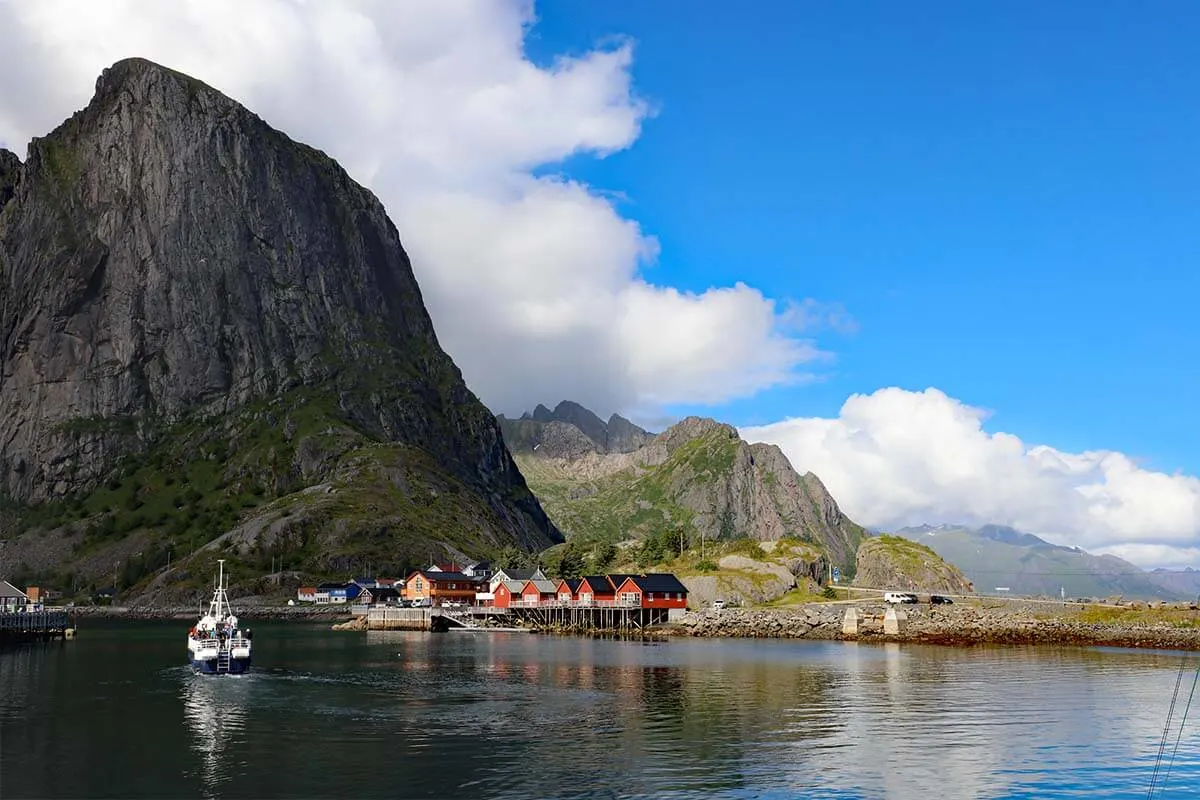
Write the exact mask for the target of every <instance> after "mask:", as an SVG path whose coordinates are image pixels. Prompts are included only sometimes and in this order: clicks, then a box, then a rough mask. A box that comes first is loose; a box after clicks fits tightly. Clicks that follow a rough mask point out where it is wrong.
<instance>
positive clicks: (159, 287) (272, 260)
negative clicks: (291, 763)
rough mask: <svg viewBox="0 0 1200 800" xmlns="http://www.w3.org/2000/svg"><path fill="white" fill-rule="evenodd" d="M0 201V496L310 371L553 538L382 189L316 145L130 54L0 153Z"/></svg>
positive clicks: (88, 483)
mask: <svg viewBox="0 0 1200 800" xmlns="http://www.w3.org/2000/svg"><path fill="white" fill-rule="evenodd" d="M14 164H15V166H14ZM14 175H15V176H16V177H14ZM6 193H9V194H11V195H12V196H11V199H10V200H9V201H8V203H7V204H4V198H5V196H6ZM0 204H3V205H4V206H5V207H4V208H3V210H2V213H0V492H2V493H3V494H7V495H8V496H10V497H12V498H14V499H16V500H19V501H25V502H37V501H42V500H46V499H52V498H56V497H60V496H65V495H71V494H76V493H79V492H84V491H87V490H88V489H90V488H91V487H93V486H95V485H96V483H97V482H98V481H100V480H102V479H103V478H104V476H105V475H106V474H107V473H108V472H109V471H110V470H111V469H112V467H113V465H114V463H115V462H116V460H117V459H119V458H120V457H122V456H125V455H128V454H131V453H138V452H141V451H143V450H145V449H146V448H147V447H148V446H149V445H150V444H152V443H153V441H154V439H155V437H156V436H158V435H159V434H160V433H161V431H162V430H164V429H166V428H168V427H169V426H170V425H172V424H174V423H176V422H178V421H180V420H183V419H186V418H192V417H196V416H200V417H218V416H220V415H221V414H223V413H225V412H228V411H230V410H232V409H235V408H238V407H241V406H244V405H245V404H247V403H251V402H254V401H257V400H263V399H269V398H271V397H274V396H277V395H279V394H280V393H284V392H287V391H290V390H292V389H295V388H297V387H321V388H323V389H326V390H328V391H329V393H330V395H331V396H333V397H336V402H337V406H338V414H339V416H340V417H342V418H343V419H345V420H346V421H347V422H348V423H350V424H352V425H353V426H355V428H356V429H357V430H360V431H362V432H364V434H366V435H369V436H370V437H371V438H373V439H376V440H378V441H382V442H397V443H402V444H405V445H409V446H413V447H417V448H420V449H421V450H423V451H425V452H426V453H428V454H429V455H430V456H431V457H432V458H433V459H434V461H435V462H436V463H437V465H438V466H439V467H440V468H442V469H445V470H446V471H447V472H448V473H450V474H453V475H454V476H456V478H458V479H460V480H462V481H463V483H464V484H466V485H467V486H469V487H471V488H472V489H473V490H475V491H476V492H477V493H478V495H479V496H480V498H483V499H484V500H485V501H486V503H487V504H488V505H490V506H491V508H492V510H493V511H494V512H495V514H496V515H497V517H498V518H500V519H502V520H504V523H505V524H506V525H507V526H508V529H509V530H508V533H509V534H510V535H512V536H513V537H514V538H515V539H517V540H519V541H521V542H522V543H523V544H525V545H526V546H528V547H536V546H545V545H547V544H549V543H552V542H554V541H558V540H561V536H560V534H558V532H557V530H556V529H555V528H554V527H553V525H552V524H551V523H550V522H549V520H548V519H547V517H546V516H545V514H544V512H543V511H542V509H541V507H540V506H539V505H538V503H537V501H536V499H534V497H533V496H532V494H531V493H530V492H529V491H528V489H527V487H526V486H525V482H524V479H523V478H522V477H521V475H520V473H519V472H518V471H517V468H516V466H515V464H514V462H513V460H512V458H511V456H510V455H509V453H508V450H507V449H506V448H505V446H504V443H503V440H502V438H501V435H500V430H499V426H498V425H497V424H496V421H495V419H494V418H493V417H492V416H491V414H489V413H488V411H487V410H486V409H485V408H484V407H483V405H482V404H481V403H479V401H478V400H477V399H476V397H475V396H474V395H473V394H472V393H471V392H470V391H469V390H468V389H467V387H466V386H465V385H464V383H463V381H462V377H461V374H460V373H459V371H458V369H457V368H456V367H455V365H454V364H453V362H452V361H451V360H450V358H449V357H448V356H446V354H445V353H444V352H443V351H442V350H441V348H440V346H439V345H438V342H437V338H436V336H435V334H434V330H433V326H432V323H431V321H430V319H429V316H428V314H427V313H426V311H425V307H424V304H423V302H422V298H421V292H420V289H419V287H418V286H417V283H416V281H415V279H414V277H413V273H412V270H411V267H410V265H409V261H408V257H407V255H406V254H405V252H404V249H403V247H402V246H401V244H400V241H399V236H398V234H397V232H396V229H395V227H394V226H393V225H392V223H391V222H390V221H389V220H388V218H387V216H386V214H385V212H384V209H383V207H382V205H381V204H380V203H379V201H378V200H377V199H376V198H375V197H374V195H372V194H371V193H370V192H369V191H367V190H366V189H364V188H362V187H361V186H359V185H357V184H356V183H354V182H353V181H352V180H351V179H350V177H349V176H348V175H347V174H346V173H345V172H344V171H343V170H342V169H341V168H340V167H339V166H338V165H337V164H336V163H335V162H334V161H333V160H331V159H330V158H328V157H327V156H325V155H324V154H323V153H321V152H319V151H317V150H314V149H312V148H310V147H307V146H305V145H302V144H299V143H296V142H294V141H292V140H291V139H289V138H288V137H287V136H285V135H283V134H282V133H280V132H278V131H276V130H274V129H272V128H271V127H269V126H268V125H267V124H266V123H264V122H263V121H262V120H261V119H259V118H258V117H256V116H255V115H254V114H252V113H251V112H249V111H248V110H246V109H245V108H243V107H242V106H240V105H239V104H237V103H236V102H234V101H233V100H231V99H229V98H228V97H225V96H224V95H222V94H221V93H219V92H217V91H216V90H214V89H212V88H210V87H208V86H206V85H204V84H202V83H200V82H199V81H196V80H194V79H192V78H189V77H187V76H185V75H182V74H180V73H177V72H173V71H171V70H168V69H165V68H163V67H160V66H158V65H155V64H152V63H150V62H147V61H144V60H140V59H132V60H127V61H122V62H119V63H117V64H115V65H114V66H113V67H111V68H110V69H107V70H105V71H104V73H103V74H102V75H101V76H100V78H99V80H98V81H97V83H96V93H95V96H94V98H93V99H92V101H91V103H90V104H89V105H88V106H87V108H85V109H84V110H82V111H80V112H78V113H76V114H75V115H74V116H73V117H72V118H71V119H70V120H68V121H67V122H65V123H64V124H63V125H61V126H60V127H59V128H57V129H56V130H55V131H53V132H52V133H51V134H49V135H48V136H46V137H44V138H40V139H35V140H34V141H33V142H32V143H31V145H30V149H29V158H28V160H27V162H26V163H25V164H24V165H21V164H20V163H19V162H16V159H15V157H11V154H9V153H0Z"/></svg>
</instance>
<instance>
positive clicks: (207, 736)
mask: <svg viewBox="0 0 1200 800" xmlns="http://www.w3.org/2000/svg"><path fill="white" fill-rule="evenodd" d="M250 683H251V682H250V679H248V678H234V677H223V678H214V677H208V676H203V675H189V676H188V677H187V678H186V679H184V684H183V691H182V695H183V717H184V720H185V722H186V723H187V726H188V728H189V729H190V730H191V733H192V751H193V753H195V754H196V756H197V759H196V762H195V772H196V774H197V775H198V776H199V777H200V779H201V781H202V783H203V785H204V788H205V790H206V791H207V792H208V793H209V794H215V793H216V792H217V789H218V787H220V786H221V785H222V784H224V783H227V782H228V781H229V780H230V779H231V778H232V777H233V775H234V769H235V767H236V760H235V759H234V757H233V756H234V752H235V751H236V750H237V746H238V745H239V744H240V743H241V740H242V738H243V733H244V732H245V729H246V715H247V708H248V705H249V702H248V700H249V693H250Z"/></svg>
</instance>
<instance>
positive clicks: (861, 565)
mask: <svg viewBox="0 0 1200 800" xmlns="http://www.w3.org/2000/svg"><path fill="white" fill-rule="evenodd" d="M854 582H855V583H856V584H857V585H859V586H867V587H871V588H875V589H891V590H894V591H925V592H945V593H947V594H967V593H969V592H973V591H975V587H974V586H973V585H972V584H971V582H970V581H969V580H967V578H966V576H965V575H963V574H962V572H960V571H959V569H958V567H956V566H954V565H953V564H950V563H948V562H946V561H943V560H942V557H941V556H939V555H938V554H937V553H935V552H933V551H932V550H930V549H929V548H928V547H926V546H925V545H922V544H918V543H916V542H912V541H909V540H908V539H903V538H901V537H899V536H886V535H884V536H872V537H870V538H868V539H865V540H864V541H863V542H862V544H861V545H859V548H858V570H857V575H856V576H855V581H854Z"/></svg>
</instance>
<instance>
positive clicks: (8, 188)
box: [0, 149, 21, 211]
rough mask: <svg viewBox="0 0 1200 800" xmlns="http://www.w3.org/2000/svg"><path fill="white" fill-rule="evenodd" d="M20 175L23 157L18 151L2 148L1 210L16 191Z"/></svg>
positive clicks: (0, 150)
mask: <svg viewBox="0 0 1200 800" xmlns="http://www.w3.org/2000/svg"><path fill="white" fill-rule="evenodd" d="M20 177H21V159H19V158H17V154H16V153H13V152H10V151H8V150H2V149H0V211H2V210H3V209H4V204H5V203H7V202H8V201H9V200H11V199H12V196H13V195H14V194H15V193H16V191H17V181H18V180H19V179H20Z"/></svg>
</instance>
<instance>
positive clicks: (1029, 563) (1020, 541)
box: [896, 525, 1183, 600]
mask: <svg viewBox="0 0 1200 800" xmlns="http://www.w3.org/2000/svg"><path fill="white" fill-rule="evenodd" d="M896 534H897V535H899V536H903V537H904V538H906V539H911V540H913V541H917V542H920V543H921V544H923V545H926V546H928V547H929V548H931V549H932V550H933V551H934V552H936V553H937V554H938V555H939V556H941V557H942V558H944V559H946V560H947V561H949V562H950V563H952V564H954V565H955V566H957V567H958V568H959V569H961V570H962V572H963V574H964V575H966V576H967V578H968V579H970V580H971V581H972V582H973V583H974V584H975V587H976V589H977V590H978V591H980V592H983V593H985V594H987V593H991V592H994V591H995V589H996V588H1000V587H1008V589H1009V591H1010V592H1011V593H1012V594H1022V595H1035V596H1046V597H1059V596H1060V595H1061V593H1062V592H1065V593H1066V595H1067V597H1108V596H1111V595H1123V596H1125V597H1128V598H1142V599H1150V598H1163V599H1171V600H1174V599H1180V597H1181V595H1182V594H1183V593H1181V592H1179V591H1176V590H1173V589H1170V588H1167V587H1164V586H1162V585H1159V584H1158V583H1156V582H1155V581H1154V580H1153V577H1152V576H1151V575H1150V574H1149V573H1146V572H1144V571H1142V570H1141V569H1139V568H1138V567H1137V566H1135V565H1133V564H1130V563H1129V562H1128V561H1123V560H1122V559H1119V558H1117V557H1116V556H1107V555H1105V556H1094V555H1091V554H1090V553H1087V552H1084V551H1083V550H1080V549H1078V548H1074V547H1062V546H1060V545H1054V544H1050V543H1049V542H1046V541H1045V540H1044V539H1040V538H1038V537H1037V536H1034V535H1033V534H1029V533H1023V532H1021V531H1018V530H1015V529H1013V528H1009V527H1005V526H1001V525H985V526H983V527H982V528H966V527H960V526H954V525H940V526H936V527H934V526H930V525H922V526H919V527H913V528H902V529H901V530H898V531H896Z"/></svg>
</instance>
